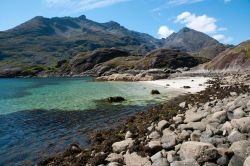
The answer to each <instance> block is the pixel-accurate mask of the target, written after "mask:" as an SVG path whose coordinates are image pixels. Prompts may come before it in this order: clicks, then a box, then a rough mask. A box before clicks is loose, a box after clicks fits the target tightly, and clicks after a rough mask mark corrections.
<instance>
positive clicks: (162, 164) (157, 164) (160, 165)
mask: <svg viewBox="0 0 250 166" xmlns="http://www.w3.org/2000/svg"><path fill="white" fill-rule="evenodd" d="M152 166H170V164H169V162H168V160H167V159H166V158H160V159H157V160H155V161H154V162H153V164H152Z"/></svg>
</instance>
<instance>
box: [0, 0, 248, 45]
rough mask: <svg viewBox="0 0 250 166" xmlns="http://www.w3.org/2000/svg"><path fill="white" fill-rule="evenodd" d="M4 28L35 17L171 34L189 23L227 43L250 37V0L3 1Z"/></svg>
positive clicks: (0, 5)
mask: <svg viewBox="0 0 250 166" xmlns="http://www.w3.org/2000/svg"><path fill="white" fill-rule="evenodd" d="M0 12H1V14H0V31H3V30H7V29H9V28H12V27H15V26H17V25H19V24H21V23H23V22H25V21H27V20H29V19H31V18H33V17H35V16H38V15H39V16H44V17H56V16H57V17H61V16H72V17H78V16H80V15H82V14H84V15H86V16H87V18H89V19H91V20H94V21H97V22H107V21H110V20H113V21H116V22H118V23H120V24H121V25H123V26H125V27H126V28H128V29H130V30H135V31H139V32H145V33H148V34H150V35H152V36H154V37H157V38H161V37H163V38H164V37H167V36H168V35H170V34H171V33H172V32H177V31H178V30H180V29H181V28H182V27H184V26H187V27H190V28H192V29H196V30H198V31H202V32H204V33H206V34H208V35H210V36H212V37H214V38H216V39H218V40H219V41H221V42H223V43H228V44H239V43H240V42H242V41H245V40H248V39H250V0H1V1H0Z"/></svg>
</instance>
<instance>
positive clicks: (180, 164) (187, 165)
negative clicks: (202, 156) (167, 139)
mask: <svg viewBox="0 0 250 166" xmlns="http://www.w3.org/2000/svg"><path fill="white" fill-rule="evenodd" d="M170 166H199V164H198V163H197V162H196V161H195V160H194V159H187V160H182V161H174V162H173V163H171V165H170Z"/></svg>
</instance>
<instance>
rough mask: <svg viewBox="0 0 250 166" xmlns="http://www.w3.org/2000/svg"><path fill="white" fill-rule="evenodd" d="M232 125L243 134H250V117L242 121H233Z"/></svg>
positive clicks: (241, 119)
mask: <svg viewBox="0 0 250 166" xmlns="http://www.w3.org/2000/svg"><path fill="white" fill-rule="evenodd" d="M231 124H232V126H233V127H234V128H237V129H239V131H241V132H245V133H249V132H250V117H244V118H240V119H233V120H232V121H231Z"/></svg>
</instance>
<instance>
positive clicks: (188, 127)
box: [178, 122, 206, 131]
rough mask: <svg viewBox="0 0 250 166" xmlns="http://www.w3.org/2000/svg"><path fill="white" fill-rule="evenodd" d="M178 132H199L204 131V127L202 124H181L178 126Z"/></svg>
mask: <svg viewBox="0 0 250 166" xmlns="http://www.w3.org/2000/svg"><path fill="white" fill-rule="evenodd" d="M178 129H180V130H200V131H204V130H205V129H206V125H205V123H203V122H189V123H188V124H181V125H179V126H178Z"/></svg>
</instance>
